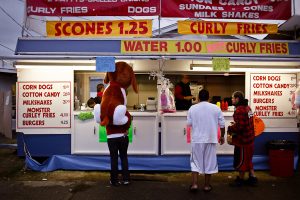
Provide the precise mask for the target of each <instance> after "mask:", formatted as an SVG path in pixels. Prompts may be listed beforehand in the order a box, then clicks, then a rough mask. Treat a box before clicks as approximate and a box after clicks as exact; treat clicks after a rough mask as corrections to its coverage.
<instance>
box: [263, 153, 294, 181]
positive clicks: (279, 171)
mask: <svg viewBox="0 0 300 200" xmlns="http://www.w3.org/2000/svg"><path fill="white" fill-rule="evenodd" d="M269 159H270V160H269V164H270V171H271V175H272V176H278V177H290V176H293V175H294V150H290V149H269Z"/></svg>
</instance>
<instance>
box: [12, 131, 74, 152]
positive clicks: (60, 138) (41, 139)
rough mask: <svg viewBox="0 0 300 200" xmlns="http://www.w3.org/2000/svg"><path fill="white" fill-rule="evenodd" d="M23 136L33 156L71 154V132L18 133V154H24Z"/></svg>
mask: <svg viewBox="0 0 300 200" xmlns="http://www.w3.org/2000/svg"><path fill="white" fill-rule="evenodd" d="M23 138H24V140H25V143H26V146H27V148H28V151H29V152H30V154H31V156H35V157H49V156H52V155H70V154H71V134H23V133H18V134H17V143H18V156H24V155H25V154H24V145H23Z"/></svg>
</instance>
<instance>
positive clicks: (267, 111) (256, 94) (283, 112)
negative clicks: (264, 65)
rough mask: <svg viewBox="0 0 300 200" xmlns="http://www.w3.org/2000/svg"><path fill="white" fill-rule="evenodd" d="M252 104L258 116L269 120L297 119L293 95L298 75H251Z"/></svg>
mask: <svg viewBox="0 0 300 200" xmlns="http://www.w3.org/2000/svg"><path fill="white" fill-rule="evenodd" d="M250 78H251V79H250V101H251V102H250V104H251V108H252V110H253V111H254V113H255V114H256V115H257V116H260V117H268V118H289V117H296V110H295V108H293V104H294V102H293V95H294V92H295V90H296V87H297V75H296V74H261V73H258V74H251V75H250Z"/></svg>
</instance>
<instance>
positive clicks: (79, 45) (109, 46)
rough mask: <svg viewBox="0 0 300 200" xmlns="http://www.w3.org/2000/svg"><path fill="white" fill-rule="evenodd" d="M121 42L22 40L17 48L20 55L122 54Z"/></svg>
mask: <svg viewBox="0 0 300 200" xmlns="http://www.w3.org/2000/svg"><path fill="white" fill-rule="evenodd" d="M120 51H121V42H120V40H22V39H19V40H18V43H17V47H16V54H18V53H25V52H26V53H34V52H41V53H42V52H52V53H55V52H66V53H67V52H94V53H97V52H100V53H101V52H105V53H120Z"/></svg>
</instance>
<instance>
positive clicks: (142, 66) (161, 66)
mask: <svg viewBox="0 0 300 200" xmlns="http://www.w3.org/2000/svg"><path fill="white" fill-rule="evenodd" d="M16 54H17V55H18V56H19V59H18V60H17V62H16V64H15V65H16V68H17V74H18V83H17V132H18V155H20V156H24V155H26V157H28V155H29V154H27V153H28V152H29V153H30V156H31V157H30V158H32V157H33V158H34V157H49V161H48V162H47V163H48V164H47V166H43V165H39V166H34V165H33V164H31V163H30V162H28V164H29V165H30V164H31V165H30V166H31V167H32V168H34V167H36V168H37V170H41V171H51V170H56V169H74V170H78V169H79V170H107V169H109V156H108V147H107V144H106V143H104V142H99V135H98V133H99V125H98V124H96V123H95V121H94V120H93V119H87V120H84V121H82V120H80V119H79V117H78V116H79V114H80V113H82V112H88V111H86V110H84V111H82V110H75V109H74V107H75V105H74V102H75V101H76V100H77V99H80V100H81V102H86V100H87V98H88V97H89V96H90V93H89V92H88V91H85V90H84V91H82V90H81V89H80V88H90V87H91V82H89V81H87V80H91V78H90V77H92V76H98V77H102V78H103V76H104V73H100V72H99V73H98V72H95V70H96V64H95V57H102V56H113V57H115V58H116V60H117V61H118V60H124V61H127V62H128V63H130V64H131V65H132V67H133V69H134V71H135V73H136V76H137V77H140V78H138V80H139V79H140V80H141V81H145V77H146V78H148V77H149V76H148V75H149V73H150V72H152V71H160V72H162V73H163V74H165V76H166V77H168V78H170V79H171V80H176V81H177V80H179V79H178V77H179V76H178V75H180V74H189V75H190V77H191V79H192V80H195V81H197V80H201V81H198V83H197V84H203V85H204V87H206V88H207V89H208V90H210V91H213V92H212V93H213V96H218V95H220V96H222V98H223V97H230V95H231V93H232V92H234V91H235V90H242V91H244V92H245V95H246V97H247V98H248V99H249V103H250V106H251V108H252V109H253V111H254V112H255V113H256V114H257V115H258V116H260V117H261V118H262V119H263V120H264V122H265V125H266V129H265V131H264V133H263V134H262V135H260V136H258V137H256V139H255V155H254V165H255V168H256V169H268V156H267V150H266V147H265V145H266V143H267V142H268V141H270V140H274V139H287V140H292V141H295V142H298V140H299V127H298V126H297V123H298V119H297V116H296V111H295V110H294V108H293V99H292V94H293V92H294V91H295V90H296V87H297V82H299V78H300V76H299V72H300V43H299V42H293V41H292V42H291V41H289V42H286V41H260V42H257V41H240V40H207V41H206V40H201V41H195V40H169V39H128V40H127V39H122V40H120V39H116V40H63V39H59V40H57V39H24V38H20V39H19V40H18V44H17V49H16ZM213 57H221V58H229V59H230V69H229V70H227V71H222V70H221V71H213V70H212V61H211V60H212V58H213ZM78 73H82V74H85V73H87V74H88V73H92V74H94V75H91V76H90V77H89V78H87V80H83V79H78V78H77V77H78V76H77V74H78ZM97 73H98V74H97ZM95 74H96V75H95ZM172 77H173V79H172ZM174 77H175V78H174ZM176 77H177V78H176ZM202 78H203V80H204V79H205V81H203V80H202ZM218 81H219V82H218ZM234 81H236V82H234ZM174 83H175V81H174V82H173V84H174ZM149 84H150V85H151V84H152V90H153V88H154V89H156V90H153V91H150V93H151V94H152V96H154V95H153V94H156V96H154V97H155V98H156V99H157V98H158V96H159V92H158V90H157V88H159V82H157V81H156V80H153V81H152V82H151V83H149ZM213 84H216V85H215V86H214V87H213V86H212V85H213ZM140 92H141V94H140V95H139V96H131V95H132V94H131V93H132V91H130V90H129V94H128V102H130V101H134V103H132V105H128V110H129V111H130V113H131V115H132V116H133V124H132V127H133V131H132V134H133V139H132V143H130V145H129V149H128V154H129V166H130V169H131V170H177V171H178V170H184V171H187V170H189V169H190V168H189V153H190V144H189V143H188V142H187V130H186V115H187V112H186V111H177V112H174V113H162V112H161V111H160V110H159V109H156V110H151V111H149V110H147V109H146V110H145V111H140V110H137V109H134V108H132V107H131V106H133V104H139V105H140V104H143V103H145V101H146V99H147V95H149V93H147V92H149V91H147V87H146V86H143V85H140ZM222 92H223V94H221V93H222ZM132 99H137V100H136V101H135V100H132ZM142 99H143V100H142ZM232 115H233V109H229V110H228V111H224V117H225V120H226V128H227V126H228V125H229V124H230V122H231V121H233V119H232ZM24 146H25V147H26V148H23V147H24ZM24 149H25V152H24ZM232 154H233V147H232V146H230V145H228V144H224V145H222V146H221V145H219V146H218V162H219V168H220V169H221V170H232V169H233V168H232V160H233V156H232ZM297 162H298V153H295V165H296V164H297Z"/></svg>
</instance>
